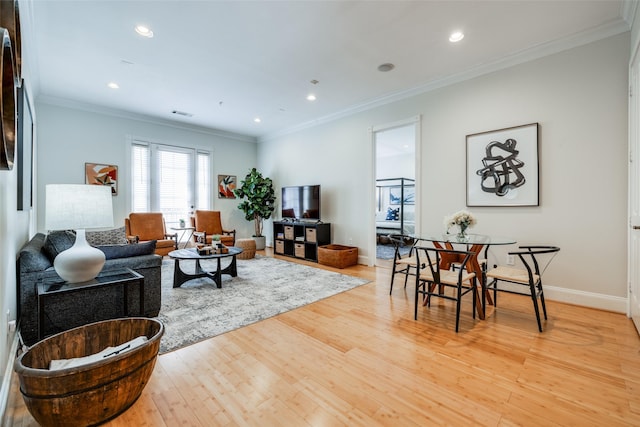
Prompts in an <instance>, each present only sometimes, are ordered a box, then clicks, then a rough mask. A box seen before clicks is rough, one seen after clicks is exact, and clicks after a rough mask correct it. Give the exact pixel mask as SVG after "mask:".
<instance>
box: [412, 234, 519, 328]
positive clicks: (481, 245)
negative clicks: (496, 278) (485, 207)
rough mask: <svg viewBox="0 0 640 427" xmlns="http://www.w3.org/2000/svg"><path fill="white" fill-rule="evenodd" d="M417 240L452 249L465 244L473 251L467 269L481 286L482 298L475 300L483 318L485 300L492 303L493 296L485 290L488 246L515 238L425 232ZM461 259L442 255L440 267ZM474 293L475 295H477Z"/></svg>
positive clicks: (448, 265)
mask: <svg viewBox="0 0 640 427" xmlns="http://www.w3.org/2000/svg"><path fill="white" fill-rule="evenodd" d="M415 238H416V240H418V241H426V242H432V243H433V245H434V246H435V247H436V248H447V249H452V248H454V245H457V246H458V247H459V246H460V245H464V246H466V250H467V251H469V252H473V253H474V254H475V255H474V256H472V257H471V259H470V260H469V262H468V263H467V270H468V271H469V272H470V273H475V274H476V278H477V279H478V282H479V283H480V286H481V287H482V292H481V295H482V300H476V308H477V311H478V317H480V319H484V318H485V308H486V302H487V301H488V302H489V304H490V305H493V298H491V294H490V293H489V292H487V286H486V285H487V277H486V264H487V262H488V254H489V247H490V246H493V245H496V246H497V245H513V244H515V243H516V240H515V239H513V238H511V237H500V236H487V235H484V234H472V233H469V234H467V235H466V236H465V237H462V238H461V237H458V235H457V234H448V233H425V234H420V235H419V236H415ZM478 256H484V260H485V261H484V262H481V261H480V260H479V258H478ZM460 261H462V260H461V259H457V257H454V256H443V258H442V260H441V263H440V268H441V269H447V270H448V269H450V268H451V266H452V265H454V264H455V263H456V262H460ZM478 295H479V294H478V293H476V297H478Z"/></svg>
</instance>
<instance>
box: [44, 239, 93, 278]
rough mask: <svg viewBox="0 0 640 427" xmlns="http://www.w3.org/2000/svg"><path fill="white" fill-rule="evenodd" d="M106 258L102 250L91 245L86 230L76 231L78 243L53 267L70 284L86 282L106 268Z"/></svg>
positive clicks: (62, 253)
mask: <svg viewBox="0 0 640 427" xmlns="http://www.w3.org/2000/svg"><path fill="white" fill-rule="evenodd" d="M104 262H105V256H104V252H102V251H101V250H100V249H97V248H94V247H93V246H91V245H89V243H88V242H87V239H86V237H85V231H84V230H77V231H76V242H75V243H74V245H73V246H72V247H70V248H69V249H67V250H66V251H63V252H60V253H59V254H58V256H56V258H55V259H54V260H53V267H54V268H55V270H56V273H58V276H60V277H61V278H62V279H64V280H65V281H67V282H69V283H80V282H86V281H88V280H91V279H93V278H95V277H96V276H97V275H98V274H99V273H100V271H101V270H102V267H103V266H104Z"/></svg>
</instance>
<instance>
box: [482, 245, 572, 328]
mask: <svg viewBox="0 0 640 427" xmlns="http://www.w3.org/2000/svg"><path fill="white" fill-rule="evenodd" d="M518 248H519V250H518V251H513V252H509V255H517V256H518V258H519V259H520V261H521V262H522V265H523V266H524V268H516V267H510V266H497V265H496V266H494V268H493V269H491V270H489V271H487V274H486V276H487V281H488V283H487V290H489V291H493V304H494V306H495V307H497V305H498V300H497V292H507V293H511V294H517V295H529V296H530V297H531V299H532V300H533V308H534V310H535V312H536V319H537V321H538V330H539V331H540V332H542V322H541V320H540V309H539V307H538V298H540V303H541V305H542V313H543V314H544V319H545V320H547V307H546V305H545V303H544V290H543V289H542V273H543V272H544V270H545V269H546V268H547V267H548V266H549V264H550V263H551V260H552V259H553V258H554V257H555V256H556V254H557V253H558V252H560V248H559V247H557V246H519V247H518ZM545 254H546V255H549V256H548V257H547V258H546V259H545V261H546V262H545V264H544V268H543V269H542V270H541V269H540V263H541V262H540V261H541V256H542V255H545ZM489 280H490V281H489ZM501 282H504V283H501ZM507 283H508V284H511V285H514V284H515V285H521V287H520V288H518V287H514V286H504V285H505V284H507ZM501 285H502V286H501ZM522 287H525V288H526V290H524V289H522Z"/></svg>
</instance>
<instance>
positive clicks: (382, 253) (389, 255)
mask: <svg viewBox="0 0 640 427" xmlns="http://www.w3.org/2000/svg"><path fill="white" fill-rule="evenodd" d="M410 250H411V247H410V246H402V247H400V255H406V254H408V253H409V251H410ZM394 254H395V247H394V246H393V245H377V246H376V258H380V259H393V255H394Z"/></svg>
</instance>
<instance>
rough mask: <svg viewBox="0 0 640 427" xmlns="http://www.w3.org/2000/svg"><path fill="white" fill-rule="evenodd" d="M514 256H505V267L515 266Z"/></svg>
mask: <svg viewBox="0 0 640 427" xmlns="http://www.w3.org/2000/svg"><path fill="white" fill-rule="evenodd" d="M515 263H516V256H515V255H507V265H515Z"/></svg>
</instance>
